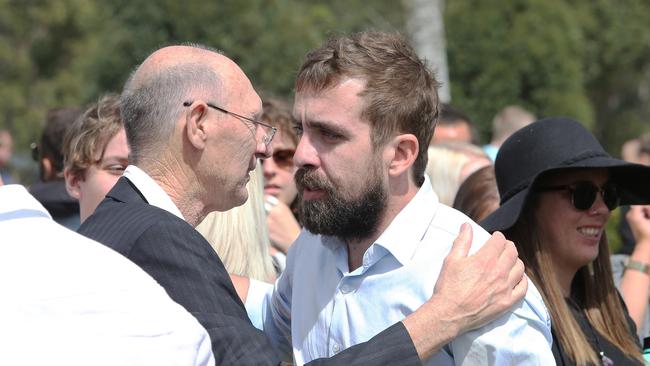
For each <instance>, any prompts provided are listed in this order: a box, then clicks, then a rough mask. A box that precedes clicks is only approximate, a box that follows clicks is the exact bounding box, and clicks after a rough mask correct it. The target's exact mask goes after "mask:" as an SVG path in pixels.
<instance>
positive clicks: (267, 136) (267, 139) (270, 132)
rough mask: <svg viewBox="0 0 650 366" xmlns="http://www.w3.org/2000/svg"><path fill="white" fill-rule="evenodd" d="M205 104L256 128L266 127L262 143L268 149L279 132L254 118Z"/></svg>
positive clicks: (186, 105) (184, 104) (189, 103)
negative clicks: (258, 126)
mask: <svg viewBox="0 0 650 366" xmlns="http://www.w3.org/2000/svg"><path fill="white" fill-rule="evenodd" d="M192 103H194V101H191V102H190V101H188V102H184V103H183V107H189V106H191V105H192ZM205 104H206V105H207V106H208V107H210V108H212V109H216V110H218V111H219V112H223V113H226V114H230V115H231V116H235V117H237V118H239V119H243V120H245V121H248V122H250V123H252V124H254V125H255V126H256V127H257V125H260V126H262V127H264V129H265V130H264V137H263V138H262V142H264V145H265V146H267V147H268V146H269V144H270V143H271V140H273V136H275V133H276V132H278V129H277V128H275V127H273V126H271V125H267V124H266V123H263V122H260V121H256V120H254V119H252V118H248V117H244V116H242V115H240V114H237V113H234V112H231V111H229V110H226V109H223V108H221V107H217V106H216V105H214V104H211V103H205Z"/></svg>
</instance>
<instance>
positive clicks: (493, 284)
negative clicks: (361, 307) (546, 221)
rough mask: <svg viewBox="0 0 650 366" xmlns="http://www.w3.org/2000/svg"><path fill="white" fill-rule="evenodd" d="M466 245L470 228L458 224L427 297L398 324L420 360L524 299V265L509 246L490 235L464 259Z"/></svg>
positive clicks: (468, 247) (525, 283)
mask: <svg viewBox="0 0 650 366" xmlns="http://www.w3.org/2000/svg"><path fill="white" fill-rule="evenodd" d="M471 245H472V228H471V226H470V225H469V224H463V225H462V226H461V231H460V234H459V235H458V237H457V238H456V240H455V241H454V244H453V247H452V249H451V252H450V253H449V255H448V256H447V258H445V261H444V264H443V267H442V271H441V273H440V276H439V277H438V282H437V283H436V287H435V289H434V294H433V296H432V297H431V299H429V301H427V302H426V303H424V304H423V305H422V306H421V307H420V309H418V310H417V311H416V312H415V313H413V314H411V316H409V317H407V318H406V319H404V321H403V322H404V325H405V326H406V328H407V330H408V332H409V335H411V339H412V340H413V343H414V345H415V347H416V349H417V351H418V354H419V355H420V358H421V359H422V360H426V359H428V358H429V357H430V356H431V355H432V354H433V353H435V352H436V351H438V350H439V349H440V348H441V347H442V346H444V345H445V344H447V343H448V342H449V341H451V340H452V339H454V338H455V337H457V336H458V335H460V334H462V333H465V332H467V331H469V330H472V329H476V328H479V327H481V326H482V325H485V324H486V323H489V322H490V321H492V320H494V319H495V318H497V317H498V316H499V315H501V314H502V313H504V312H505V311H507V310H508V309H510V308H511V307H512V306H513V305H514V304H516V303H517V302H518V301H519V300H521V299H522V298H523V297H524V295H525V294H526V291H527V289H528V281H527V278H526V276H524V265H523V263H522V262H521V260H519V258H518V257H517V249H516V248H515V246H514V244H513V243H512V242H511V241H509V240H506V238H505V237H504V236H503V235H502V234H501V233H499V232H496V233H494V234H493V235H492V237H491V238H490V239H489V240H488V241H487V242H486V243H485V245H484V246H483V247H482V248H481V249H480V250H479V251H478V252H476V253H475V254H474V255H471V256H468V253H469V249H470V247H471Z"/></svg>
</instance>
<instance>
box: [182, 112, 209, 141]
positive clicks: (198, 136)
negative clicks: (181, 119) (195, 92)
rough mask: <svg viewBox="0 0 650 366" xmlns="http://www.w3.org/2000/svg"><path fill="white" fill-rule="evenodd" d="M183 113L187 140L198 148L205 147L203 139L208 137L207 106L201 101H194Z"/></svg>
mask: <svg viewBox="0 0 650 366" xmlns="http://www.w3.org/2000/svg"><path fill="white" fill-rule="evenodd" d="M187 109H188V110H187V112H186V114H185V129H184V131H185V134H186V136H187V140H188V141H189V142H190V144H192V146H194V147H195V148H196V149H198V150H203V149H204V148H205V141H206V140H207V138H208V134H207V130H206V128H207V127H208V125H207V116H208V106H207V105H206V104H205V103H203V102H200V103H194V104H192V105H191V106H189V107H188V108H187Z"/></svg>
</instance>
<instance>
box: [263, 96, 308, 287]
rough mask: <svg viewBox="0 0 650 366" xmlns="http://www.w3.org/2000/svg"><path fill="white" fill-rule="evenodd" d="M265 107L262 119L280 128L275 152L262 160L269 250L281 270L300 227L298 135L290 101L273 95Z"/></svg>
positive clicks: (275, 142)
mask: <svg viewBox="0 0 650 366" xmlns="http://www.w3.org/2000/svg"><path fill="white" fill-rule="evenodd" d="M262 108H263V110H264V112H263V114H262V116H261V117H260V119H261V120H262V121H264V122H266V123H268V124H269V125H271V126H274V127H276V128H277V129H278V133H277V136H276V137H275V139H274V140H273V154H272V155H271V157H270V158H268V159H264V160H261V161H262V170H263V172H264V196H265V202H264V208H265V210H266V213H267V223H268V229H269V239H270V240H271V247H270V250H271V256H272V257H273V263H274V265H275V268H276V271H277V272H278V274H279V273H280V272H282V270H284V267H285V263H286V254H287V252H288V251H289V247H290V246H291V244H292V243H293V242H294V241H295V240H296V238H297V237H298V235H299V234H300V228H301V226H300V223H299V221H298V217H297V211H298V200H297V196H298V190H297V189H296V183H295V182H294V180H293V175H294V172H295V169H294V166H293V154H294V153H295V151H296V146H297V145H298V136H296V134H295V133H294V131H293V121H294V119H293V116H292V115H291V109H290V108H289V105H288V104H287V103H285V102H284V101H282V100H279V99H275V98H270V99H268V100H266V101H264V102H263V103H262Z"/></svg>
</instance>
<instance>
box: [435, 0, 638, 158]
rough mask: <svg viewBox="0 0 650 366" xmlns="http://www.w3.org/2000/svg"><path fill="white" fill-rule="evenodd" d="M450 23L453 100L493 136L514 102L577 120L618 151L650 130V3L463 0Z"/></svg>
mask: <svg viewBox="0 0 650 366" xmlns="http://www.w3.org/2000/svg"><path fill="white" fill-rule="evenodd" d="M445 22H446V29H447V46H448V52H449V68H450V77H451V88H452V102H453V104H455V105H457V106H458V107H460V108H462V109H464V110H466V111H467V112H468V113H469V114H470V115H471V116H473V117H474V119H475V120H476V122H477V124H478V125H479V129H480V131H481V132H482V135H483V138H484V140H487V139H488V138H489V133H490V130H491V121H492V118H493V116H494V115H495V113H496V112H497V111H498V110H500V109H501V108H502V107H504V106H506V105H508V104H519V105H522V106H524V107H526V108H528V109H530V110H532V111H533V112H535V113H536V114H537V115H538V116H540V117H544V116H553V115H565V116H570V117H573V118H576V119H578V120H580V121H581V122H583V123H585V124H586V125H587V126H588V127H590V128H591V129H592V131H593V132H594V133H595V134H596V136H597V137H598V138H599V139H600V141H601V142H602V143H603V144H604V145H605V147H606V148H607V149H608V150H609V151H610V152H611V153H613V154H615V155H617V154H618V149H619V148H620V146H621V144H622V142H623V141H624V140H626V139H628V138H632V137H635V136H638V135H639V134H640V133H641V132H643V131H646V132H647V131H650V107H648V106H649V105H650V104H649V103H648V99H650V90H649V88H650V57H649V56H650V52H649V48H650V32H648V24H650V2H647V1H645V0H624V1H611V0H598V1H591V0H580V1H566V0H557V1H545V0H509V1H498V0H484V1H477V0H455V1H449V2H447V8H446V14H445Z"/></svg>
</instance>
